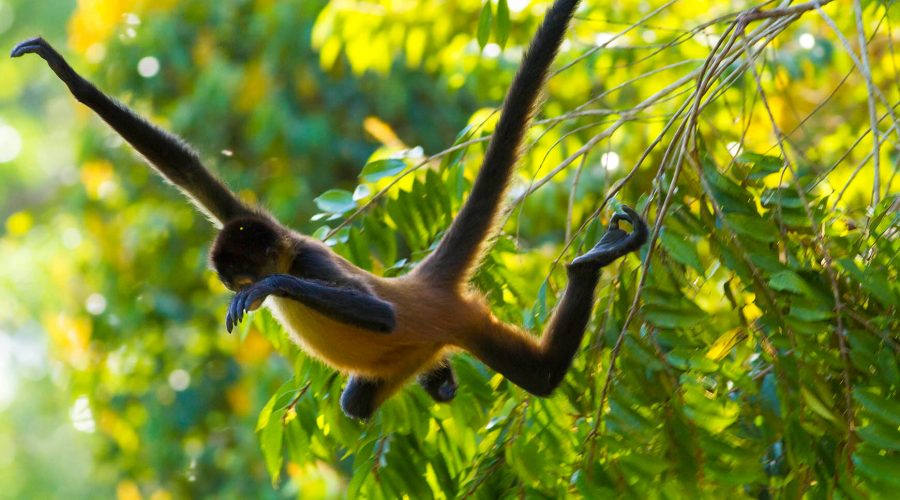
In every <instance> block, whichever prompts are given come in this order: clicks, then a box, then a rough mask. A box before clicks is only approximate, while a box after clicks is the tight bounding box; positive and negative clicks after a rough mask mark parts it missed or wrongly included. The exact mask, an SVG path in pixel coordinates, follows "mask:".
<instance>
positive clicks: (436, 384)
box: [418, 358, 457, 403]
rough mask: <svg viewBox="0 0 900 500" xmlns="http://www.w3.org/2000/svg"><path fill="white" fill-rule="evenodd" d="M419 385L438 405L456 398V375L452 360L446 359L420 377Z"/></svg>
mask: <svg viewBox="0 0 900 500" xmlns="http://www.w3.org/2000/svg"><path fill="white" fill-rule="evenodd" d="M418 382H419V385H421V386H422V388H423V389H425V392H427V393H428V395H429V396H431V398H432V399H434V400H435V401H437V402H438V403H446V402H448V401H450V400H452V399H453V397H454V396H456V388H457V383H456V375H454V374H453V368H452V367H451V366H450V360H448V359H447V358H444V359H443V360H442V361H441V363H440V364H439V365H438V366H436V367H434V368H432V369H431V370H429V371H427V372H425V373H422V374H421V375H419V377H418Z"/></svg>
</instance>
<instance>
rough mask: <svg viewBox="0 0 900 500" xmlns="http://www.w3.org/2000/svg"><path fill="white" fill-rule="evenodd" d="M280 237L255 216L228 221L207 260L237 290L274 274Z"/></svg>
mask: <svg viewBox="0 0 900 500" xmlns="http://www.w3.org/2000/svg"><path fill="white" fill-rule="evenodd" d="M282 246H283V238H282V237H281V234H280V232H279V231H278V227H277V226H275V225H274V224H272V223H271V222H269V221H267V220H265V219H262V218H257V217H245V218H241V219H235V220H233V221H230V222H228V223H227V224H226V225H225V227H224V228H222V231H221V232H220V233H219V235H218V236H217V237H216V241H215V242H214V243H213V245H212V249H211V250H210V252H209V260H210V263H211V264H212V267H213V269H215V271H216V273H218V275H219V279H220V280H221V281H222V283H224V284H225V286H226V287H228V289H230V290H232V291H239V290H241V289H243V288H246V287H247V286H249V285H251V284H253V283H255V282H256V281H258V280H260V279H261V278H264V277H265V276H268V275H270V274H274V273H276V272H278V271H277V264H278V257H279V255H280V254H281V253H282Z"/></svg>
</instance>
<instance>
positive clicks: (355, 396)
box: [341, 375, 385, 421]
mask: <svg viewBox="0 0 900 500" xmlns="http://www.w3.org/2000/svg"><path fill="white" fill-rule="evenodd" d="M384 386H385V383H384V381H383V380H371V379H365V378H362V377H360V376H358V375H353V376H351V377H350V379H349V380H348V381H347V386H346V387H344V392H342V393H341V409H342V410H344V415H347V416H348V417H350V418H355V419H359V420H364V421H367V420H369V419H370V418H371V417H372V414H374V413H375V410H376V409H377V408H378V406H379V405H380V404H381V401H379V400H378V394H379V393H380V392H381V389H382V388H383V387H384Z"/></svg>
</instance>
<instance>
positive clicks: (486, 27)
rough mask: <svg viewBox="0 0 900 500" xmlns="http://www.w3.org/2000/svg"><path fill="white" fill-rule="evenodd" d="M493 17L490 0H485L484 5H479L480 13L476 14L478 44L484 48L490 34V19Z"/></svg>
mask: <svg viewBox="0 0 900 500" xmlns="http://www.w3.org/2000/svg"><path fill="white" fill-rule="evenodd" d="M493 17H494V13H493V10H492V9H491V0H485V2H484V6H483V7H481V15H480V16H478V46H479V47H481V48H482V49H484V46H485V45H487V43H488V39H489V38H490V36H491V20H492V19H493Z"/></svg>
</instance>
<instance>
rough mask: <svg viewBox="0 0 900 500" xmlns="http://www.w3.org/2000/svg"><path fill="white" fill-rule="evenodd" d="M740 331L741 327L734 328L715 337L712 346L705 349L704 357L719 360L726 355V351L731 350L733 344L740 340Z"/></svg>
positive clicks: (741, 330)
mask: <svg viewBox="0 0 900 500" xmlns="http://www.w3.org/2000/svg"><path fill="white" fill-rule="evenodd" d="M742 332H743V329H742V328H734V329H731V330H729V331H727V332H725V333H723V334H722V335H721V336H720V337H719V338H718V339H716V341H715V342H714V343H713V345H712V347H710V348H709V351H707V353H706V357H707V358H709V359H713V360H716V361H719V360H721V359H722V358H724V357H725V356H727V355H728V353H729V352H731V349H733V348H734V346H735V345H737V343H738V342H740V341H741V339H742V336H741V333H742Z"/></svg>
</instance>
